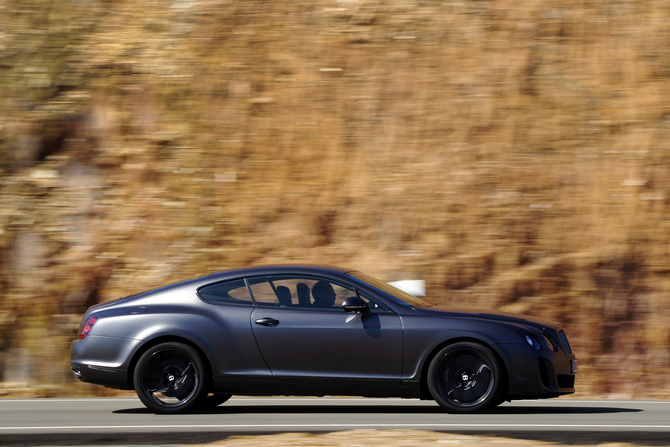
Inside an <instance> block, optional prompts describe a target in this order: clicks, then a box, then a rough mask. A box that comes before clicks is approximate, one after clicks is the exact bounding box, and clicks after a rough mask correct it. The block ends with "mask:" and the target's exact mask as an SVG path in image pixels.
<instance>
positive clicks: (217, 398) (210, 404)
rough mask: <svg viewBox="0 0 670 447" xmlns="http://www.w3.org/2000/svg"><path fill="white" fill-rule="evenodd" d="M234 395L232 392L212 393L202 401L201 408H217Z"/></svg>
mask: <svg viewBox="0 0 670 447" xmlns="http://www.w3.org/2000/svg"><path fill="white" fill-rule="evenodd" d="M231 397H233V395H232V394H212V395H210V396H207V397H205V398H204V399H203V400H202V402H201V403H200V408H216V407H218V406H219V405H221V404H222V403H224V402H226V401H228V399H230V398H231Z"/></svg>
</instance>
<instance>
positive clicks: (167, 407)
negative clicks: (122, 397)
mask: <svg viewBox="0 0 670 447" xmlns="http://www.w3.org/2000/svg"><path fill="white" fill-rule="evenodd" d="M204 371H205V367H204V364H203V361H202V359H201V357H200V355H199V354H198V352H197V351H196V350H195V349H193V348H192V347H190V346H188V345H185V344H182V343H173V342H169V343H161V344H159V345H156V346H154V347H152V348H151V349H149V350H148V351H147V352H145V353H144V354H142V356H141V357H140V359H139V360H138V362H137V366H136V368H135V374H134V382H133V383H134V384H135V392H136V393H137V397H139V398H140V400H141V401H142V403H143V404H144V405H146V407H147V408H149V409H151V410H153V411H155V412H156V413H181V412H185V411H189V410H192V409H194V408H196V407H197V406H198V405H200V403H201V402H202V401H203V399H204V398H205V395H206V394H207V388H206V386H205V380H206V377H205V375H204Z"/></svg>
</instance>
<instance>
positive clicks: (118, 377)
mask: <svg viewBox="0 0 670 447" xmlns="http://www.w3.org/2000/svg"><path fill="white" fill-rule="evenodd" d="M70 368H71V369H72V373H73V374H74V376H75V377H76V378H77V379H79V380H81V381H82V382H86V383H94V384H96V385H102V386H106V387H109V388H116V389H119V390H131V389H133V388H132V387H131V386H130V383H129V380H128V371H127V370H123V369H115V368H106V367H100V366H95V365H87V364H83V363H77V362H70Z"/></svg>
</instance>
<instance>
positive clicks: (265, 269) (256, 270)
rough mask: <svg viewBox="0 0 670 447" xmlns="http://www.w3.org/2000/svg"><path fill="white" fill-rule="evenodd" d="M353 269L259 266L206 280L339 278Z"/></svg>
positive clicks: (216, 274) (299, 265)
mask: <svg viewBox="0 0 670 447" xmlns="http://www.w3.org/2000/svg"><path fill="white" fill-rule="evenodd" d="M353 271H355V270H354V269H349V268H344V267H337V266H333V265H316V264H274V265H260V266H254V267H247V268H241V269H240V268H237V269H229V270H223V271H220V272H216V273H212V274H211V275H209V276H207V277H206V278H207V279H228V278H238V277H243V276H263V275H286V274H303V275H335V276H341V275H343V274H345V273H349V272H353Z"/></svg>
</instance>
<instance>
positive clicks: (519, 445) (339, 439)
mask: <svg viewBox="0 0 670 447" xmlns="http://www.w3.org/2000/svg"><path fill="white" fill-rule="evenodd" d="M577 438H579V437H577ZM573 441H575V440H574V439H572V440H566V442H564V443H563V442H561V443H560V444H558V443H556V442H545V441H534V440H522V439H511V438H500V437H490V436H478V435H454V434H447V433H436V432H430V431H416V430H385V431H377V430H352V431H341V432H335V433H324V434H310V433H283V434H279V435H265V436H231V437H230V438H227V439H225V440H222V441H216V442H212V443H209V444H204V445H202V446H200V447H247V446H254V447H264V446H272V447H285V446H291V447H307V446H309V447H316V446H331V447H335V446H343V447H354V446H355V447H375V446H379V445H383V446H394V447H425V446H428V445H444V444H449V445H457V446H459V447H490V446H495V447H542V446H557V445H558V446H560V445H574V444H578V445H580V446H581V447H589V446H595V445H598V446H602V447H632V444H629V443H624V442H617V443H601V442H591V441H582V440H578V441H576V442H573Z"/></svg>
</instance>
